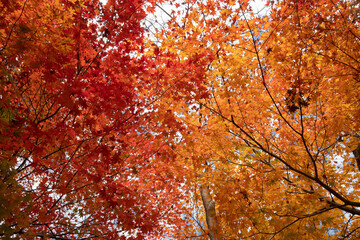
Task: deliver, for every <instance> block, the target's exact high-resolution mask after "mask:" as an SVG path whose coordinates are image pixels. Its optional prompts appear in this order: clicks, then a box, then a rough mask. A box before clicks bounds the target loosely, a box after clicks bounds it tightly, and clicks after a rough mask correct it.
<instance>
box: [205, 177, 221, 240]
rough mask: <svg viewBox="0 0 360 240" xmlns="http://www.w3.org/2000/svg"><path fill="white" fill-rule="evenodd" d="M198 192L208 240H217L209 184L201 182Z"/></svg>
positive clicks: (213, 203) (213, 207) (213, 206)
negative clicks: (202, 206)
mask: <svg viewBox="0 0 360 240" xmlns="http://www.w3.org/2000/svg"><path fill="white" fill-rule="evenodd" d="M200 194H201V198H202V201H203V204H204V208H205V214H206V223H207V226H208V229H209V238H210V240H218V239H219V238H218V231H217V221H216V211H215V202H214V200H213V199H212V197H211V194H210V189H209V186H208V185H205V184H203V185H202V186H201V188H200Z"/></svg>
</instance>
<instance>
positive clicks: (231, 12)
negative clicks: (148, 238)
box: [157, 0, 360, 239]
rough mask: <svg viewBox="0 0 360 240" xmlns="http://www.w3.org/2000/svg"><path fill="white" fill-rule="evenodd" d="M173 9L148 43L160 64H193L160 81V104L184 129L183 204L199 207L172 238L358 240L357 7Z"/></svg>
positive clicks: (287, 4)
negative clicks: (186, 196) (186, 173)
mask: <svg viewBox="0 0 360 240" xmlns="http://www.w3.org/2000/svg"><path fill="white" fill-rule="evenodd" d="M182 7H183V12H182V14H183V15H184V17H183V18H181V20H179V18H178V17H177V16H173V18H172V21H170V24H169V26H168V28H167V29H166V30H164V31H162V32H161V33H159V34H158V35H157V36H158V38H159V42H161V47H160V52H161V51H166V52H167V56H163V57H164V58H167V57H168V56H169V55H172V56H176V61H178V62H180V63H183V64H184V65H189V64H194V65H193V68H192V69H193V71H191V69H187V68H183V69H185V70H182V71H181V72H179V73H176V74H174V71H172V72H171V73H168V74H173V75H172V77H167V79H168V84H169V86H172V88H173V89H174V90H169V91H168V92H169V94H168V100H166V101H167V104H168V106H169V108H171V109H172V111H173V112H175V113H176V114H175V116H177V118H178V119H181V121H183V124H184V126H186V131H185V132H183V133H182V135H181V140H179V141H180V142H181V143H182V144H183V148H182V149H180V150H179V152H178V154H179V158H182V159H183V161H184V162H185V163H186V164H188V165H189V166H191V169H192V170H193V178H194V182H193V191H194V193H193V194H192V195H191V196H190V197H191V198H192V199H193V203H192V204H193V205H194V206H200V205H201V204H200V203H203V204H204V205H205V207H204V208H202V209H203V210H201V211H202V214H200V215H199V216H198V217H196V216H194V212H196V211H197V210H196V209H195V210H193V211H189V216H190V217H189V221H191V220H193V222H194V224H193V225H189V227H188V230H187V231H185V232H179V235H178V236H179V237H189V236H198V237H199V239H202V238H201V236H203V239H208V238H209V237H210V239H242V238H251V239H357V238H358V237H359V234H360V232H359V228H360V225H359V214H360V209H359V207H360V199H359V169H360V167H359V162H360V157H359V156H360V154H359V152H360V151H359V149H360V145H359V141H360V139H359V130H360V129H359V118H360V115H359V113H360V111H359V107H360V106H359V103H360V101H359V100H360V99H359V96H360V92H359V91H360V88H359V71H360V70H359V69H360V65H359V59H360V55H359V47H360V42H359V41H360V32H359V4H358V2H352V1H342V0H322V1H311V0H309V1H301V0H293V1H290V0H289V1H287V0H286V1H268V2H267V3H266V4H265V3H264V4H263V11H260V12H258V11H256V10H255V7H256V6H255V5H254V4H253V3H252V2H251V1H225V0H224V1H212V0H208V1H185V2H184V3H183V5H182ZM172 58H173V59H175V57H172ZM173 61H174V60H171V58H170V60H169V62H170V63H171V62H173ZM168 66H169V65H168ZM168 66H166V67H164V68H163V71H164V72H165V70H166V69H168V68H167V67H168ZM171 84H172V85H171ZM165 99H166V98H163V100H164V101H165ZM200 195H201V196H202V198H201V197H200ZM190 205H191V204H190V203H189V205H188V206H190Z"/></svg>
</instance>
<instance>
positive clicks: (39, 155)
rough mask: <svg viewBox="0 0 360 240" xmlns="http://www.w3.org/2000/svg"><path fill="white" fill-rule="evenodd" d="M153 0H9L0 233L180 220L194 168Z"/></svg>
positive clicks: (72, 233)
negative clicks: (183, 144)
mask: <svg viewBox="0 0 360 240" xmlns="http://www.w3.org/2000/svg"><path fill="white" fill-rule="evenodd" d="M157 2H158V3H161V1H157ZM154 4H155V1H142V0H136V1H117V0H109V1H107V3H106V4H103V3H101V2H100V1H98V0H54V1H33V0H14V1H7V0H2V1H0V82H1V88H0V117H1V119H0V132H1V135H0V153H1V165H0V178H1V181H0V237H1V238H2V239H9V238H15V239H35V238H40V239H90V238H96V239H122V238H126V239H128V238H129V237H130V238H137V239H144V238H145V237H146V236H147V237H150V236H158V237H160V235H161V234H164V230H166V229H165V228H167V231H170V230H171V226H174V224H175V223H177V220H178V219H179V215H177V214H176V212H177V211H179V210H180V209H181V208H182V206H181V204H180V203H179V201H178V199H179V198H181V195H182V194H183V193H182V191H180V190H181V186H182V188H184V186H183V184H182V183H183V181H184V177H185V176H186V173H185V172H184V170H185V168H183V167H180V165H179V163H178V162H177V161H176V158H175V155H174V153H175V152H174V150H175V149H176V146H175V145H174V138H173V137H174V134H175V132H173V130H171V126H172V125H175V124H176V121H175V122H173V123H171V124H167V120H166V121H164V122H163V123H161V122H160V121H159V120H158V119H170V120H171V116H168V114H167V112H166V111H155V110H156V108H157V105H155V103H156V101H157V99H158V98H159V97H160V96H161V92H158V91H157V90H156V89H154V88H153V80H154V76H155V75H156V72H155V70H156V69H155V68H154V66H155V59H156V54H155V53H154V55H152V56H150V55H147V54H145V52H146V51H145V49H146V47H147V43H145V41H144V28H143V27H142V21H143V19H144V18H145V17H146V15H147V14H149V13H151V12H153V11H154V7H155V5H154ZM170 162H171V164H169V163H170ZM179 224H180V225H181V223H177V225H179Z"/></svg>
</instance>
